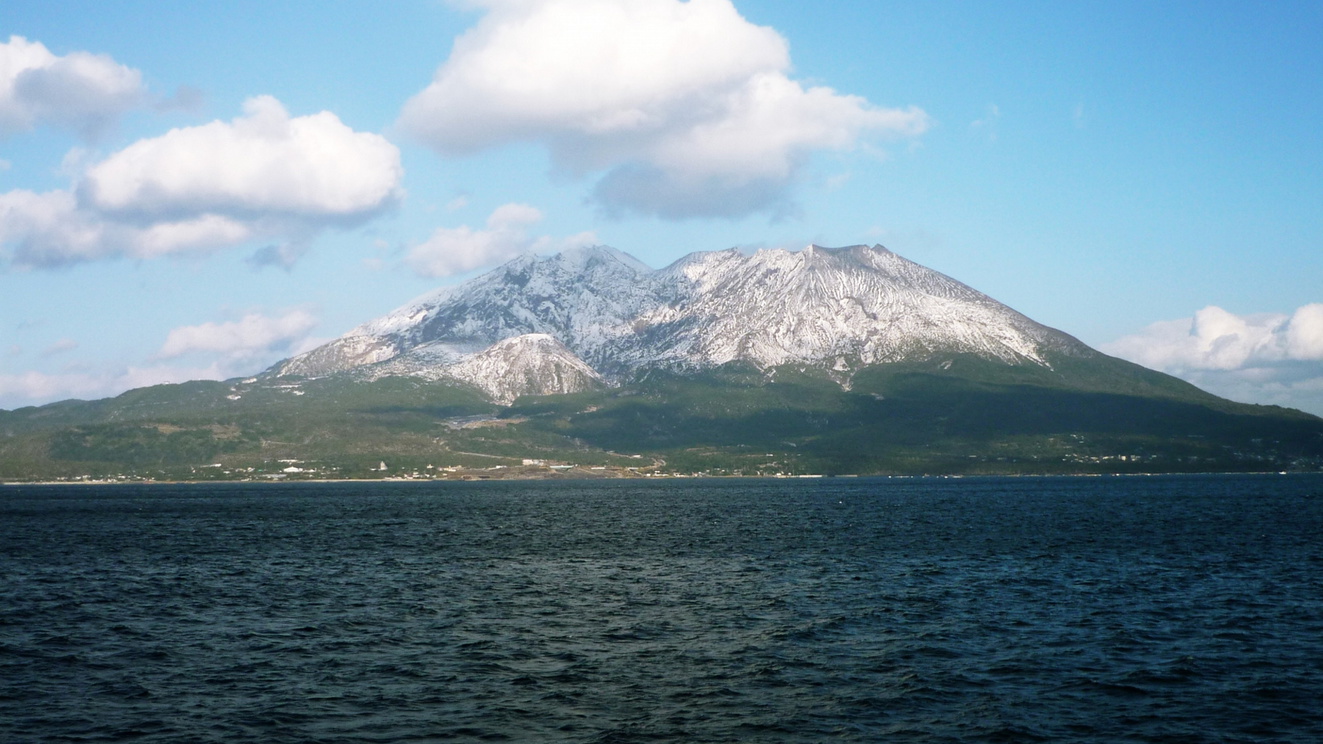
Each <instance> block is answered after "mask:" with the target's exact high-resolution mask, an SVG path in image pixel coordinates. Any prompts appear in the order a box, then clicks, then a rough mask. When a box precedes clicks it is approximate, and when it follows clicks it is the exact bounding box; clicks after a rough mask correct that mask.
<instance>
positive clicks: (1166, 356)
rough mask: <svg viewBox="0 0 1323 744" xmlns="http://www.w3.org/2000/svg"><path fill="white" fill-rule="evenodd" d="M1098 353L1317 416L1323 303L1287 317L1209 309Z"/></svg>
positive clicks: (1322, 377) (1321, 399)
mask: <svg viewBox="0 0 1323 744" xmlns="http://www.w3.org/2000/svg"><path fill="white" fill-rule="evenodd" d="M1101 348H1102V350H1103V351H1105V352H1107V353H1109V354H1113V355H1116V356H1119V357H1122V358H1124V359H1129V360H1130V361H1133V362H1136V363H1138V364H1142V365H1144V366H1146V367H1151V368H1153V369H1158V370H1161V371H1164V372H1169V373H1171V374H1174V375H1176V376H1178V377H1182V378H1184V379H1186V380H1189V381H1190V382H1193V383H1194V384H1196V385H1199V386H1200V387H1203V388H1204V389H1206V390H1209V391H1210V392H1213V393H1217V394H1218V395H1224V396H1226V397H1229V398H1233V399H1236V400H1245V401H1250V402H1255V403H1274V404H1278V405H1287V406H1292V407H1296V408H1301V409H1304V410H1308V411H1310V412H1313V413H1318V414H1320V415H1323V303H1312V304H1309V305H1304V306H1302V307H1300V308H1298V309H1296V310H1295V311H1294V312H1293V313H1291V314H1290V315H1285V314H1281V313H1262V314H1255V315H1236V314H1235V313H1231V312H1227V311H1226V310H1223V309H1222V308H1220V307H1216V306H1209V307H1206V308H1204V309H1202V310H1200V311H1199V312H1197V313H1195V314H1194V317H1192V318H1183V319H1181V320H1168V321H1161V322H1158V323H1154V324H1152V325H1150V326H1149V327H1147V328H1145V329H1144V330H1142V331H1140V332H1139V333H1137V334H1134V335H1131V336H1126V337H1124V338H1121V339H1118V340H1116V341H1114V342H1112V343H1110V344H1104V345H1103V346H1102V347H1101Z"/></svg>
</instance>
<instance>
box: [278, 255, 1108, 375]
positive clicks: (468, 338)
mask: <svg viewBox="0 0 1323 744" xmlns="http://www.w3.org/2000/svg"><path fill="white" fill-rule="evenodd" d="M527 334H541V335H543V336H545V337H547V338H546V340H545V341H544V340H541V339H539V340H538V342H537V343H536V344H526V345H527V346H528V348H529V349H534V348H536V349H537V354H536V355H540V356H544V357H548V358H549V359H550V358H555V359H558V360H560V361H558V362H556V363H555V364H551V366H546V365H541V366H539V365H540V363H539V364H525V363H519V364H512V365H511V366H502V365H501V364H495V363H491V360H490V359H488V358H487V357H485V356H484V355H485V354H486V352H484V351H483V350H484V349H488V348H489V347H491V346H492V345H493V344H496V343H497V342H501V341H504V340H506V339H513V338H515V337H521V336H526V335H527ZM547 341H555V342H558V343H557V345H558V346H560V347H561V348H562V349H564V355H561V354H560V353H559V351H557V350H554V349H551V348H550V347H548V346H547V345H546V343H547ZM519 348H523V346H519ZM511 352H512V349H511V348H505V347H502V352H501V353H500V354H497V355H496V356H498V357H502V358H504V357H508V356H509V355H510V353H511ZM1048 352H1056V353H1065V354H1070V355H1075V356H1087V355H1093V354H1096V352H1094V351H1093V350H1092V349H1090V348H1089V347H1087V346H1085V345H1084V344H1082V343H1080V342H1079V341H1077V340H1075V339H1074V338H1072V337H1070V336H1068V335H1066V334H1064V333H1061V332H1060V331H1056V330H1053V329H1051V328H1047V327H1046V326H1043V325H1040V324H1038V323H1035V322H1034V321H1032V320H1030V319H1028V318H1026V317H1025V316H1023V315H1021V314H1019V313H1017V312H1015V311H1014V310H1012V309H1010V308H1009V307H1006V306H1005V305H1003V304H1001V303H999V302H997V301H996V300H993V299H992V298H990V297H988V296H987V295H984V294H982V293H980V292H977V291H975V290H973V289H971V288H969V287H968V286H966V285H964V284H961V283H960V282H957V281H955V280H954V279H951V278H950V277H947V276H946V275H944V274H941V273H938V272H936V271H933V270H931V269H928V268H925V267H923V266H920V265H918V264H916V263H913V262H911V261H908V260H906V259H904V258H901V257H900V256H898V255H896V254H895V253H892V252H891V251H889V250H887V249H886V248H883V247H881V246H874V247H872V248H869V247H867V246H852V247H849V248H821V247H819V246H809V247H808V248H806V249H804V250H802V251H799V252H790V251H785V250H764V251H758V252H757V253H755V254H753V255H745V254H742V253H740V252H739V251H737V250H735V249H731V250H727V251H720V252H707V253H693V254H690V255H688V256H686V257H685V258H682V259H680V260H679V261H677V262H675V263H674V264H672V265H670V266H668V267H666V268H664V269H661V270H657V271H654V270H652V269H649V268H648V267H647V266H645V265H644V264H642V263H640V262H639V261H638V260H637V259H634V258H633V257H631V256H629V255H627V254H625V253H621V252H620V251H617V250H615V249H613V248H608V247H605V246H597V247H591V248H583V249H577V250H574V251H567V252H565V253H562V254H559V255H556V256H551V257H548V258H536V257H533V256H522V257H520V258H517V259H515V260H513V261H511V262H509V263H507V264H505V265H504V266H501V267H499V268H497V269H495V270H493V271H491V272H489V273H487V274H484V275H482V276H479V277H477V278H475V279H472V280H470V281H468V282H465V283H463V284H459V285H456V286H452V287H446V288H444V289H441V290H440V291H438V292H435V293H433V294H431V295H427V296H424V297H421V298H419V299H417V300H415V301H413V302H411V303H409V304H407V305H405V306H404V307H401V308H400V309H399V310H396V311H395V312H392V313H390V314H389V315H386V316H384V317H382V318H378V319H376V320H373V321H370V322H368V323H365V324H363V325H361V326H359V327H358V328H355V329H354V330H352V331H350V332H349V333H347V334H345V336H344V337H342V338H340V339H337V340H336V341H333V342H331V343H329V344H326V345H325V346H322V347H319V348H317V349H314V350H312V351H310V352H308V353H306V354H303V355H300V356H298V357H294V358H293V359H290V360H287V361H285V362H283V363H281V364H279V365H277V366H276V367H273V368H272V370H271V372H273V373H275V374H277V375H305V376H319V375H326V374H333V373H337V372H343V371H347V370H352V369H357V370H359V371H360V372H363V373H366V374H369V375H370V376H372V377H379V376H382V375H420V376H424V377H430V378H446V377H449V378H455V379H464V380H466V381H470V382H474V383H475V384H479V386H480V387H484V389H487V390H488V392H489V394H491V395H493V396H494V397H499V398H501V399H506V398H508V397H509V393H508V392H499V391H508V390H516V389H525V387H527V386H525V387H521V385H522V383H511V384H510V385H509V386H505V384H504V383H503V382H500V381H499V380H498V379H496V378H499V377H501V376H503V375H506V374H512V372H511V371H510V370H512V369H518V370H521V371H520V372H519V374H525V375H526V373H527V371H528V370H530V369H542V370H543V371H544V372H545V373H546V374H547V375H550V376H552V377H554V376H556V375H558V374H562V373H567V372H568V370H569V369H570V368H571V367H574V365H573V364H571V363H570V362H569V361H568V359H572V360H573V361H574V362H577V363H578V364H582V365H584V368H585V369H586V370H587V372H591V373H592V374H593V376H596V375H599V374H600V375H601V376H602V377H605V378H606V379H607V380H616V381H618V380H622V379H625V378H627V377H628V376H630V375H631V374H633V373H635V372H637V371H639V370H641V369H646V368H650V367H669V368H673V369H702V368H707V367H713V366H716V365H720V364H724V363H726V362H731V361H736V360H744V361H749V362H752V363H753V364H755V365H757V366H759V367H761V368H769V367H775V366H779V365H784V364H807V365H816V366H823V367H826V368H829V369H831V370H833V371H834V373H836V374H837V375H838V377H839V378H840V379H842V380H846V379H848V378H849V376H850V374H851V373H852V372H853V371H854V370H856V369H858V368H860V367H864V366H868V365H872V364H881V363H887V362H897V361H902V360H918V359H928V358H932V357H933V356H936V355H938V354H948V353H968V354H976V355H978V356H981V357H983V358H986V359H996V360H1001V361H1004V362H1006V363H1010V364H1020V363H1029V364H1046V363H1047V362H1046V354H1047V353H1048ZM562 357H565V358H562ZM548 364H550V362H548ZM557 365H568V366H557ZM576 369H577V368H576ZM580 372H583V370H580ZM571 376H573V375H571ZM489 378H490V379H489ZM597 379H599V380H600V378H597ZM479 380H486V382H479ZM525 381H526V382H527V380H525ZM557 384H559V383H556V382H555V381H553V380H547V381H545V384H538V385H532V386H531V387H527V389H528V390H529V391H531V390H532V389H533V388H541V389H546V390H551V389H553V388H555V387H556V385H557Z"/></svg>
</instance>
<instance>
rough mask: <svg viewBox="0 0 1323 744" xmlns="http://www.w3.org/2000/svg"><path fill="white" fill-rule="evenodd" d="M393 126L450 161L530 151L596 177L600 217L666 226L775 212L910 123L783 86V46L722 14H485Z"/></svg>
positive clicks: (659, 6) (668, 1) (594, 0)
mask: <svg viewBox="0 0 1323 744" xmlns="http://www.w3.org/2000/svg"><path fill="white" fill-rule="evenodd" d="M477 4H478V5H479V6H481V7H482V8H484V9H485V11H486V14H485V15H484V16H483V18H482V20H481V21H479V23H478V24H477V25H476V26H475V27H474V28H472V29H470V30H469V31H468V32H467V33H465V34H464V35H462V36H461V37H459V38H458V39H457V40H456V42H455V45H454V48H453V51H452V53H451V55H450V57H449V59H447V60H446V62H445V63H444V64H442V65H441V66H440V68H438V69H437V71H436V74H435V76H434V78H433V80H432V83H431V84H430V85H428V86H427V88H425V89H424V90H423V91H421V92H419V93H418V94H416V95H415V96H414V97H413V98H411V99H410V100H409V101H408V102H407V103H406V105H405V106H404V109H403V111H402V113H401V116H400V119H399V126H400V127H401V128H402V129H403V130H404V131H406V132H408V133H409V134H411V135H412V136H414V137H415V138H417V139H418V140H420V141H422V142H424V143H426V144H427V145H429V146H431V147H432V148H434V149H435V150H437V151H438V152H440V153H442V154H445V155H462V154H466V153H472V152H476V151H479V150H482V149H485V148H489V147H494V146H498V145H503V144H507V143H512V142H535V143H539V144H542V145H544V146H545V147H546V148H547V149H548V150H549V152H550V154H551V156H552V160H553V164H554V167H555V168H556V169H557V170H559V171H562V172H565V173H568V174H572V175H576V176H587V175H600V176H601V177H600V178H599V180H598V181H597V182H596V186H595V188H594V191H593V199H594V200H595V201H596V203H597V204H598V205H599V206H600V207H601V208H603V209H604V210H606V211H607V212H608V213H617V214H623V213H640V214H649V215H657V216H661V217H664V218H670V219H682V218H688V217H714V216H740V215H746V214H749V213H753V212H759V211H769V210H771V211H775V210H778V209H782V208H784V206H785V205H786V203H787V202H788V200H789V198H790V191H791V188H792V186H793V185H794V183H795V181H796V179H797V177H798V175H799V174H800V172H801V171H802V169H803V168H804V166H805V164H806V163H807V161H808V159H809V158H810V157H811V156H812V155H813V154H814V153H815V152H819V151H824V150H849V149H852V148H855V147H857V146H858V145H860V144H861V143H862V142H864V141H865V140H868V139H871V138H879V137H915V136H918V135H920V134H922V133H923V132H924V131H925V130H926V129H927V128H928V127H929V125H930V120H929V117H928V116H927V114H926V113H924V112H923V111H922V110H920V109H918V108H913V107H911V108H907V109H894V108H881V107H878V106H874V105H873V104H871V103H869V102H868V101H867V100H865V99H863V98H861V97H859V96H852V95H843V94H840V93H838V92H836V91H834V90H832V89H831V88H827V87H821V86H811V87H807V88H806V87H805V86H804V85H803V84H801V83H800V82H798V81H795V80H792V79H791V78H790V77H789V76H788V72H789V71H790V68H791V64H790V54H789V49H788V45H787V44H786V41H785V39H784V38H782V37H781V35H780V34H778V33H777V32H776V31H775V30H774V29H771V28H768V27H765V26H757V25H754V24H752V23H750V22H748V21H747V20H745V19H744V18H743V17H741V16H740V14H739V13H738V11H736V9H735V8H734V6H733V5H732V4H731V3H730V2H729V0H690V1H689V2H679V1H678V0H623V1H622V0H548V1H547V2H538V3H531V2H524V1H522V0H487V1H485V2H479V3H477Z"/></svg>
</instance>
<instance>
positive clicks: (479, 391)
mask: <svg viewBox="0 0 1323 744" xmlns="http://www.w3.org/2000/svg"><path fill="white" fill-rule="evenodd" d="M556 462H559V463H579V464H581V465H586V466H588V467H589V468H590V469H589V470H580V471H576V472H578V473H580V474H587V475H592V474H594V473H597V472H599V471H601V470H603V469H605V470H607V471H609V472H612V473H615V474H620V475H637V474H641V473H646V474H663V473H696V472H697V473H709V474H745V475H756V474H762V475H768V474H776V473H791V474H795V473H861V474H863V473H889V474H890V473H899V474H923V473H1080V472H1091V473H1101V472H1176V471H1182V472H1184V471H1213V472H1217V471H1246V470H1249V471H1262V470H1271V471H1277V470H1321V469H1323V419H1320V418H1318V417H1315V416H1310V415H1308V414H1304V413H1301V412H1299V411H1291V410H1288V409H1282V408H1277V407H1272V406H1251V405H1244V404H1239V403H1233V402H1231V401H1228V400H1224V399H1221V398H1218V397H1216V396H1214V395H1211V394H1209V393H1206V392H1204V391H1202V390H1199V389H1198V388H1196V387H1194V386H1192V385H1190V384H1188V383H1185V382H1183V381H1181V380H1178V379H1176V378H1173V377H1170V376H1168V375H1164V374H1161V373H1158V372H1154V371H1152V370H1148V369H1144V368H1143V367H1140V366H1138V365H1134V364H1131V363H1129V362H1125V361H1122V360H1120V359H1115V358H1112V357H1109V356H1106V355H1104V354H1101V353H1099V352H1097V351H1094V350H1093V349H1090V348H1089V347H1087V346H1085V345H1084V344H1082V343H1080V342H1079V341H1077V340H1075V339H1074V338H1072V337H1070V336H1069V335H1066V334H1064V333H1061V332H1060V331H1056V330H1053V329H1051V328H1047V327H1045V326H1043V325H1040V324H1038V323H1036V322H1034V321H1032V320H1030V319H1028V318H1026V317H1024V316H1023V315H1021V314H1019V313H1017V312H1015V311H1014V310H1012V309H1010V308H1008V307H1006V306H1005V305H1002V304H1001V303H998V302H997V301H995V300H993V299H992V298H990V297H987V296H986V295H983V294H981V293H979V292H977V291H975V290H973V289H971V288H969V287H968V286H966V285H964V284H961V283H960V282H957V281H955V280H954V279H951V278H950V277H947V276H945V275H943V274H940V273H938V272H935V271H931V270H929V269H926V268H924V267H922V266H919V265H917V264H914V263H912V262H910V261H907V260H905V259H904V258H901V257H900V256H897V255H895V254H894V253H891V252H890V251H888V250H886V249H885V248H882V247H880V246H874V247H872V248H868V247H864V246H854V247H850V248H841V249H825V248H819V247H816V246H813V247H810V248H807V249H805V250H803V251H800V252H787V251H780V250H774V251H759V252H758V253H755V254H752V255H745V254H742V253H740V252H738V251H734V250H730V251H721V252H714V253H695V254H691V255H689V256H686V257H685V258H683V259H681V260H680V261H677V262H676V263H674V264H672V265H671V266H668V267H666V268H664V269H661V270H658V271H653V270H651V269H649V268H647V267H646V266H644V265H642V264H641V263H639V262H638V261H636V260H634V259H632V258H630V257H629V256H627V255H626V254H623V253H620V252H619V251H615V250H613V249H610V248H605V247H597V248H588V249H582V250H579V251H574V252H570V253H566V254H561V255H559V256H553V257H549V258H542V259H539V258H533V257H527V256H526V257H522V258H519V259H516V260H515V261H512V262H510V263H508V264H506V265H504V266H502V267H500V268H498V269H496V270H494V271H492V272H489V273H487V274H484V275H483V276H480V277H478V278H476V279H473V280H471V281H468V282H465V283H463V284H460V285H457V286H454V287H448V288H445V289H443V290H441V291H439V292H435V293H433V294H431V295H428V296H425V297H423V298H420V299H419V300H416V301H414V302H412V303H409V304H408V305H405V306H404V307H402V308H400V309H399V310H397V311H396V312H394V313H391V314H389V315H387V316H384V317H382V318H379V319H377V320H373V321H370V322H368V323H365V324H363V325H361V326H359V327H358V328H356V329H354V331H352V332H350V333H349V334H346V336H345V337H343V338H341V339H338V340H336V341H334V342H332V343H330V344H327V345H325V346H323V347H320V348H318V349H315V350H313V351H312V352H309V353H307V354H303V355H300V356H298V357H295V358H293V359H290V360H287V361H285V362H283V363H281V364H279V365H276V366H275V367H273V368H272V369H271V370H269V371H268V372H267V373H264V374H262V375H259V376H257V377H256V378H250V379H243V380H230V381H227V382H223V383H222V382H193V383H186V384H183V385H163V386H157V387H153V388H145V389H141V390H134V391H130V392H127V393H124V394H123V395H120V396H118V397H116V398H113V399H107V400H102V401H92V402H82V401H65V402H63V403H57V404H52V405H49V406H42V407H40V408H27V409H20V410H18V411H0V478H16V479H36V478H81V477H87V476H100V477H114V478H126V479H135V478H158V479H159V478H180V479H208V478H285V477H337V478H338V477H383V476H385V475H387V474H394V473H397V472H401V469H404V470H403V471H404V472H407V473H408V474H409V477H427V478H430V477H465V478H488V477H499V476H501V475H503V474H509V473H517V474H522V475H530V474H531V475H538V474H539V473H541V474H548V473H549V474H559V473H561V472H563V471H562V470H554V471H553V470H552V469H551V468H550V467H549V466H546V465H538V464H537V463H543V464H545V463H556ZM387 463H388V464H389V467H388V468H387V469H386V470H383V469H382V467H381V466H382V465H383V464H387ZM530 463H531V464H530ZM539 467H540V468H541V470H539V469H538V468H539ZM520 468H523V469H520ZM530 468H531V469H530ZM443 473H444V475H443Z"/></svg>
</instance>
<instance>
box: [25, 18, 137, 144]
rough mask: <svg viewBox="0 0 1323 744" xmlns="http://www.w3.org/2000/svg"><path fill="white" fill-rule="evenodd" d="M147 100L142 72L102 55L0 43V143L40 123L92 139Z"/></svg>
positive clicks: (34, 44)
mask: <svg viewBox="0 0 1323 744" xmlns="http://www.w3.org/2000/svg"><path fill="white" fill-rule="evenodd" d="M146 97H147V91H146V88H144V87H143V83H142V73H141V72H139V71H138V70H135V69H132V68H130V67H126V66H124V65H121V64H119V63H118V62H116V61H115V60H113V59H111V58H110V57H109V56H107V55H104V54H91V53H88V52H71V53H69V54H66V55H64V56H62V57H61V56H56V55H55V54H53V53H51V51H50V50H49V49H47V48H46V46H45V45H44V44H42V43H41V42H39V41H28V40H27V39H26V38H24V37H22V36H17V35H13V36H10V37H9V41H8V42H6V43H3V44H0V139H3V138H5V137H8V136H11V135H13V134H16V133H18V132H23V131H27V130H30V129H33V128H35V127H37V126H39V125H43V124H48V125H53V126H58V127H63V128H66V129H70V130H73V131H74V132H76V133H77V134H78V135H80V136H81V137H83V138H84V139H95V138H96V137H97V136H99V135H100V134H101V133H102V132H104V131H105V130H106V129H107V128H109V127H110V125H111V124H113V123H114V122H115V120H116V119H118V118H119V116H120V115H121V114H123V113H124V112H126V111H128V110H130V109H133V108H135V107H137V106H140V105H142V104H143V103H144V102H145V101H146Z"/></svg>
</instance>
